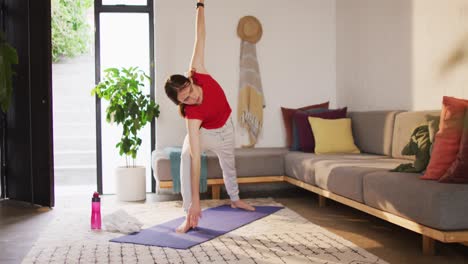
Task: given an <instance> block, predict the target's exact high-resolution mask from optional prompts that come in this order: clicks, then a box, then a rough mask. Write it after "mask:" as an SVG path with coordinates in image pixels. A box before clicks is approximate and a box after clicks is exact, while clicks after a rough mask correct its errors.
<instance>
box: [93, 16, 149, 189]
mask: <svg viewBox="0 0 468 264" xmlns="http://www.w3.org/2000/svg"><path fill="white" fill-rule="evenodd" d="M100 23H101V24H100V25H101V31H100V38H101V76H102V77H103V76H104V74H103V70H105V69H107V68H121V67H130V66H137V67H139V68H140V69H142V70H143V71H145V72H146V74H147V75H150V72H149V57H150V53H149V16H148V14H146V13H102V14H101V15H100ZM102 77H101V78H102ZM144 93H145V94H149V93H150V89H149V83H146V87H145V89H144ZM107 106H108V102H107V101H105V100H101V120H102V121H101V122H102V123H101V127H102V134H101V142H102V181H103V192H104V193H105V194H110V193H115V190H116V187H115V176H114V170H115V168H117V167H118V166H125V164H126V160H125V157H121V156H119V150H118V149H117V148H116V147H115V145H116V144H117V143H118V142H119V141H120V138H121V134H122V127H121V126H117V125H116V124H112V125H111V124H109V123H107V122H106V108H107ZM138 136H139V137H140V138H141V139H142V141H143V142H142V144H141V147H140V149H139V150H138V156H137V158H136V161H135V165H143V166H145V167H146V190H147V191H151V125H150V124H147V125H146V126H145V127H144V128H143V129H142V130H140V131H139V135H138ZM130 162H132V161H131V159H130Z"/></svg>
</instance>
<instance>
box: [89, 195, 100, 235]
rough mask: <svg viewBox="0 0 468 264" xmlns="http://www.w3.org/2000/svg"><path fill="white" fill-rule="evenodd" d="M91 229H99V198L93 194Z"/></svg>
mask: <svg viewBox="0 0 468 264" xmlns="http://www.w3.org/2000/svg"><path fill="white" fill-rule="evenodd" d="M91 229H101V198H99V193H98V192H94V194H93V199H92V205H91Z"/></svg>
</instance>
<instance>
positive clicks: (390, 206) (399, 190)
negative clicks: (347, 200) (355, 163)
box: [363, 170, 468, 230]
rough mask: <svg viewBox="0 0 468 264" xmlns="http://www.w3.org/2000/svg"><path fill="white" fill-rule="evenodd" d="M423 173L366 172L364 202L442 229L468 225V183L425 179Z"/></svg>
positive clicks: (467, 226)
mask: <svg viewBox="0 0 468 264" xmlns="http://www.w3.org/2000/svg"><path fill="white" fill-rule="evenodd" d="M419 176H421V174H415V173H403V172H388V171H387V170H379V171H376V172H372V173H368V174H366V175H364V182H363V184H364V185H363V186H364V188H363V189H364V202H365V204H367V205H369V206H371V207H374V208H377V209H380V210H383V211H386V212H389V213H392V214H396V215H399V216H402V217H404V218H408V219H411V220H413V221H415V222H418V223H420V224H422V225H426V226H429V227H432V228H436V229H441V230H457V229H467V228H468V203H467V202H466V197H468V185H464V184H446V183H438V182H435V181H422V180H420V179H419Z"/></svg>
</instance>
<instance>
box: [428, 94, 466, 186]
mask: <svg viewBox="0 0 468 264" xmlns="http://www.w3.org/2000/svg"><path fill="white" fill-rule="evenodd" d="M466 107H468V100H463V99H458V98H454V97H448V96H444V98H443V106H442V112H441V115H440V125H439V131H438V132H437V134H436V135H435V139H434V145H433V147H432V153H431V160H430V161H429V165H428V166H427V170H426V172H425V173H424V176H422V177H421V179H425V180H439V179H440V178H441V177H442V176H443V175H444V174H445V172H446V171H447V169H448V168H449V167H450V166H451V165H452V163H453V162H454V161H455V159H456V157H457V154H458V150H459V148H460V140H461V136H462V130H463V118H464V116H465V108H466Z"/></svg>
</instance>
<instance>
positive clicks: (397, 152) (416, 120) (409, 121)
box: [358, 111, 440, 160]
mask: <svg viewBox="0 0 468 264" xmlns="http://www.w3.org/2000/svg"><path fill="white" fill-rule="evenodd" d="M428 115H430V116H437V115H440V111H411V112H401V113H398V114H397V115H396V116H395V126H394V128H393V140H392V157H394V158H398V159H408V160H414V156H405V155H402V154H401V151H402V150H403V148H404V147H405V146H406V144H407V143H408V139H409V138H410V137H411V134H412V133H413V131H414V129H415V128H416V127H418V126H420V125H424V124H427V116H428ZM358 146H359V145H358Z"/></svg>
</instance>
